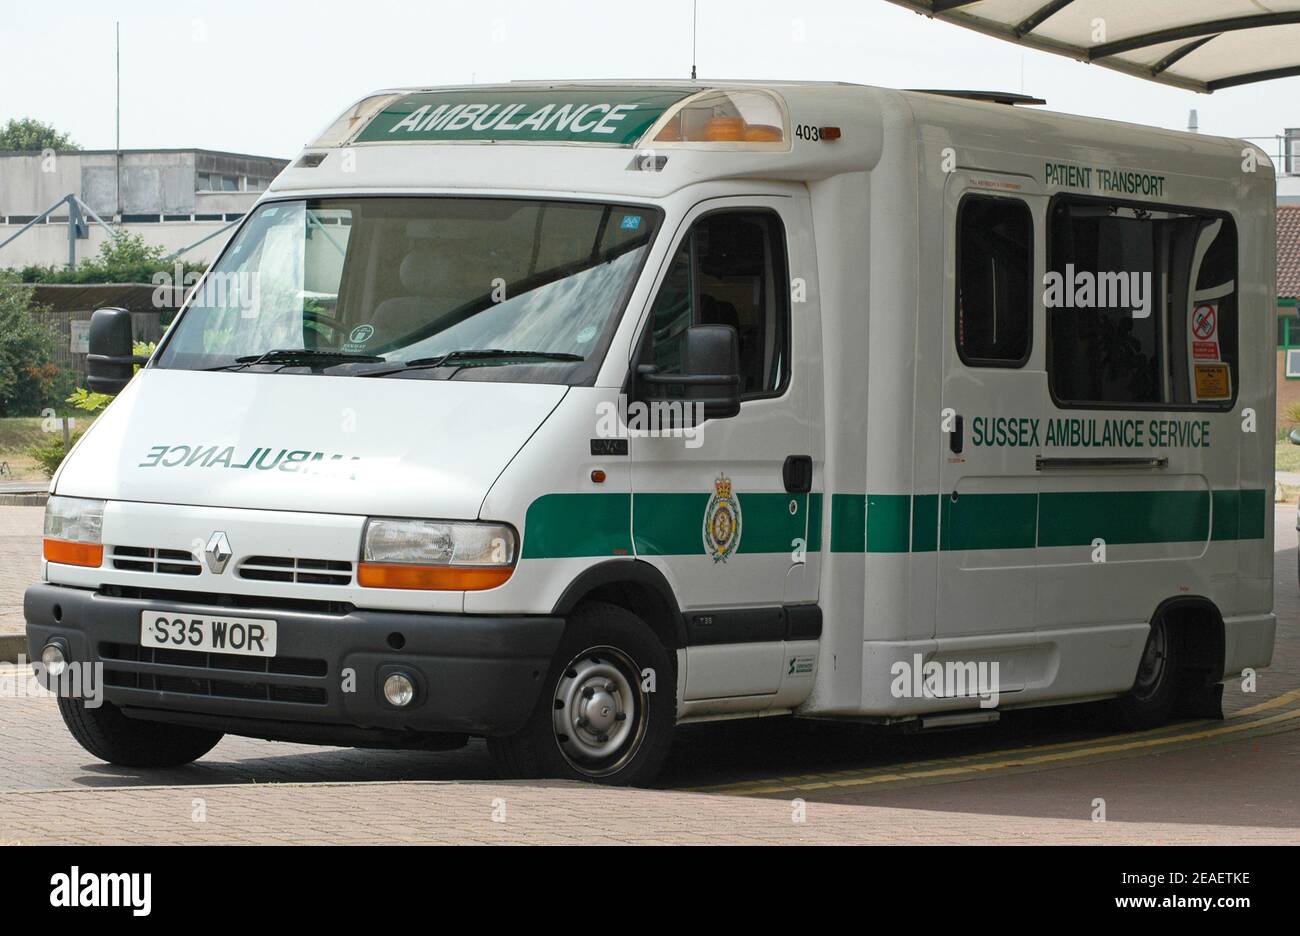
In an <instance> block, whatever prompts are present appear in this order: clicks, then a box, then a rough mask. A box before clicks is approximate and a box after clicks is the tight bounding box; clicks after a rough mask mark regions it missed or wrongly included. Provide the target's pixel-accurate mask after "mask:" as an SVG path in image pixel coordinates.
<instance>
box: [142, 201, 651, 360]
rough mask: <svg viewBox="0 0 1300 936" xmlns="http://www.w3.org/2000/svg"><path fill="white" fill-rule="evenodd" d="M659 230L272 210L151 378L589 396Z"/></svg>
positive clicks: (498, 205) (530, 213)
mask: <svg viewBox="0 0 1300 936" xmlns="http://www.w3.org/2000/svg"><path fill="white" fill-rule="evenodd" d="M659 217H660V214H659V212H658V211H657V210H656V209H653V208H648V207H644V206H630V205H609V204H600V203H593V202H565V201H549V200H541V199H499V198H438V197H422V198H408V197H400V198H399V197H382V196H380V197H359V198H358V197H350V198H322V199H309V200H297V201H281V202H270V203H267V204H264V205H262V206H261V207H260V208H258V209H257V211H256V212H255V213H254V214H253V216H252V217H250V218H249V220H248V222H247V223H246V224H245V225H244V226H243V227H242V228H241V229H240V231H239V232H238V234H237V235H236V237H235V240H234V242H233V243H232V244H231V245H230V247H229V249H228V250H226V252H225V253H224V254H223V255H222V257H221V259H220V260H219V261H218V263H217V264H216V265H215V266H214V267H213V268H212V270H211V271H210V272H209V273H208V275H207V277H206V278H205V279H204V280H203V281H202V282H201V283H200V284H199V286H198V287H197V288H196V290H195V293H194V296H193V297H192V298H191V302H190V306H189V307H188V308H187V309H186V310H185V312H184V313H183V314H182V316H181V317H180V319H179V320H178V322H177V324H176V326H175V329H174V334H172V335H171V336H170V338H169V339H168V341H167V343H166V345H165V347H164V348H163V351H162V353H161V354H160V355H159V358H158V361H157V366H160V367H169V368H183V369H206V370H252V371H256V372H265V371H267V370H273V371H275V372H287V373H302V372H311V373H323V374H329V375H360V374H362V373H365V372H367V371H369V372H372V373H374V374H376V375H382V376H389V375H390V374H391V375H394V376H411V377H415V376H419V377H427V378H448V379H450V378H453V377H454V378H455V379H458V380H467V379H469V380H505V381H513V382H534V383H565V384H580V383H584V382H590V380H592V379H594V375H595V371H596V369H598V367H599V364H600V359H601V358H602V357H603V355H604V352H605V349H606V348H607V347H608V344H609V341H610V339H611V338H612V335H613V331H614V329H615V327H616V326H617V321H618V317H619V313H620V312H621V310H622V308H623V305H624V304H625V303H626V301H627V297H628V295H629V293H630V292H631V289H632V287H633V285H634V284H635V282H636V277H637V274H638V273H639V271H640V269H641V265H642V263H643V261H644V259H645V255H646V252H647V251H648V249H649V245H650V242H651V240H652V238H653V236H654V232H655V229H656V227H657V226H658V223H659ZM479 352H483V353H479ZM402 365H409V366H402Z"/></svg>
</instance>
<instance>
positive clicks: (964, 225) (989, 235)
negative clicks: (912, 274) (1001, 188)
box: [957, 195, 1034, 367]
mask: <svg viewBox="0 0 1300 936" xmlns="http://www.w3.org/2000/svg"><path fill="white" fill-rule="evenodd" d="M1033 276H1034V221H1033V217H1032V216H1031V215H1030V213H1029V206H1028V205H1027V204H1025V203H1024V202H1022V201H1020V200H1019V199H1016V198H992V197H989V196H986V195H967V196H966V197H965V198H963V199H962V201H961V204H960V205H959V206H958V208H957V351H958V353H959V354H960V355H961V359H962V361H963V362H964V363H965V364H968V365H974V366H984V367H1019V366H1021V365H1022V364H1024V363H1025V361H1026V360H1027V359H1028V358H1029V347H1030V342H1029V339H1030V323H1031V322H1032V321H1033V310H1034V298H1033V297H1034V289H1033Z"/></svg>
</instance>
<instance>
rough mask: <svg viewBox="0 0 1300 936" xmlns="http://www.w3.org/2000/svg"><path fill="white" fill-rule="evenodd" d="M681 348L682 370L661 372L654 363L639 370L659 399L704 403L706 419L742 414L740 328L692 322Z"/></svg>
mask: <svg viewBox="0 0 1300 936" xmlns="http://www.w3.org/2000/svg"><path fill="white" fill-rule="evenodd" d="M681 351H682V364H681V373H678V374H660V373H659V372H658V370H657V369H656V368H655V366H654V365H653V364H643V365H641V366H640V367H639V368H638V369H637V375H638V377H639V378H640V379H641V381H642V382H643V383H645V384H647V385H648V386H649V387H650V388H653V389H655V390H657V391H658V392H657V393H655V394H654V396H655V398H656V399H668V400H680V401H681V402H683V403H699V404H703V408H704V418H705V419H727V418H729V417H732V416H735V415H736V414H737V413H739V412H740V338H739V336H738V335H737V334H736V329H734V328H732V327H731V326H730V325H692V326H691V327H690V328H688V329H686V333H685V334H684V335H683V336H682V344H681ZM673 390H676V391H677V392H672V391H673ZM665 391H668V392H665Z"/></svg>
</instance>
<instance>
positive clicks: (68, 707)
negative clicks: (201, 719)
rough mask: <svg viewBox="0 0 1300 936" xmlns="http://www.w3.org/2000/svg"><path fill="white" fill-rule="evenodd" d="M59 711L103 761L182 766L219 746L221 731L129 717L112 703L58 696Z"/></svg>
mask: <svg viewBox="0 0 1300 936" xmlns="http://www.w3.org/2000/svg"><path fill="white" fill-rule="evenodd" d="M59 714H60V715H62V716H63V723H64V724H65V725H67V726H68V730H69V731H70V732H72V736H73V737H74V738H76V739H77V742H78V743H79V744H80V745H81V746H82V747H83V748H85V749H86V750H87V751H89V752H90V753H91V754H94V755H95V756H96V757H98V758H99V759H100V760H102V761H108V762H109V763H110V764H117V765H118V766H120V767H179V766H181V765H182V764H188V763H189V762H190V761H194V760H198V759H199V758H200V757H202V756H203V755H204V754H206V753H208V751H210V750H212V749H213V748H214V747H216V746H217V742H218V741H220V740H221V737H222V735H221V732H219V731H206V730H204V729H202V728H191V727H189V726H187V725H167V724H163V723H161V722H148V721H139V720H137V719H134V718H128V717H127V716H126V715H123V714H122V710H121V709H119V708H118V707H117V706H116V705H113V704H112V703H111V702H104V703H102V704H101V705H99V706H97V707H95V708H89V707H87V706H86V704H85V701H84V700H82V699H77V698H71V697H69V696H59Z"/></svg>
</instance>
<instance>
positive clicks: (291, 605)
mask: <svg viewBox="0 0 1300 936" xmlns="http://www.w3.org/2000/svg"><path fill="white" fill-rule="evenodd" d="M98 594H101V595H103V596H105V597H106V598H130V599H132V600H134V601H163V602H167V603H169V604H181V605H209V606H212V607H217V608H222V609H223V610H229V609H231V608H240V609H244V610H248V611H253V612H258V611H260V612H263V613H265V612H267V611H306V612H308V613H311V614H328V615H330V616H332V617H341V616H342V615H345V614H351V613H352V612H353V611H355V610H356V606H355V605H353V604H352V603H351V602H347V601H320V600H319V599H314V598H296V597H295V598H283V597H276V596H274V595H231V594H228V593H226V594H218V593H216V592H206V591H180V590H178V589H175V588H140V587H137V586H134V585H117V584H104V585H100V586H99V592H98Z"/></svg>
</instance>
